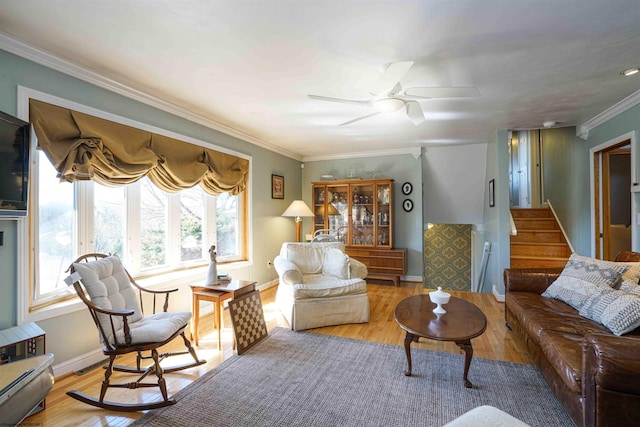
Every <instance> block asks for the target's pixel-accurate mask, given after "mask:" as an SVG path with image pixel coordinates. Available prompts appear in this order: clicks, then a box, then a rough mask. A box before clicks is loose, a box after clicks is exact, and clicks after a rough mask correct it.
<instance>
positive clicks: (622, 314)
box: [580, 286, 640, 336]
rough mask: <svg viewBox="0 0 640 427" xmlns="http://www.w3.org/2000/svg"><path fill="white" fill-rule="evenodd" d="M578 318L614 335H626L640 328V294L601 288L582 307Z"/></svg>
mask: <svg viewBox="0 0 640 427" xmlns="http://www.w3.org/2000/svg"><path fill="white" fill-rule="evenodd" d="M636 287H637V286H636ZM580 316H583V317H586V318H587V319H591V320H593V321H594V322H598V323H600V324H602V325H604V326H605V327H606V328H608V329H609V330H610V331H611V332H613V333H614V334H615V335H618V336H620V335H622V334H626V333H627V332H631V331H633V330H634V329H636V328H637V327H638V326H640V294H638V293H635V292H625V291H623V290H615V289H611V288H609V287H602V288H601V289H600V293H599V294H594V295H592V296H591V297H590V298H589V299H588V300H587V302H586V303H585V304H584V305H583V307H582V308H581V309H580Z"/></svg>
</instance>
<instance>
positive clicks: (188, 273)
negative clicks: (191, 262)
mask: <svg viewBox="0 0 640 427" xmlns="http://www.w3.org/2000/svg"><path fill="white" fill-rule="evenodd" d="M251 264H252V263H251V262H250V261H241V262H235V263H229V264H224V268H220V267H219V271H221V272H223V271H224V272H225V273H230V274H231V276H232V277H233V271H235V270H239V269H241V268H246V267H248V266H250V265H251ZM207 268H208V266H205V267H199V268H194V269H190V270H179V271H171V272H167V273H162V274H158V275H155V276H152V277H145V278H144V279H136V283H138V284H139V285H140V286H142V287H144V288H149V289H168V288H174V287H180V286H186V285H188V284H191V283H194V282H197V281H199V280H203V278H204V277H205V275H206V274H207ZM85 309H86V306H85V305H84V303H83V302H82V301H80V299H78V298H73V299H69V300H66V301H61V302H59V303H55V304H51V305H48V306H46V307H42V308H39V309H38V310H34V311H31V312H29V313H27V315H26V318H25V322H40V321H43V320H47V319H53V318H55V317H59V316H64V315H66V314H70V313H74V312H76V311H80V310H85Z"/></svg>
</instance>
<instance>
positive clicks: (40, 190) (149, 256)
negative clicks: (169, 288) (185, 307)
mask: <svg viewBox="0 0 640 427" xmlns="http://www.w3.org/2000/svg"><path fill="white" fill-rule="evenodd" d="M36 164H37V173H36V174H35V176H33V177H32V186H33V187H32V188H33V189H34V190H35V191H33V192H32V197H33V198H34V200H33V201H32V202H33V204H32V206H38V213H37V220H36V221H34V222H33V224H32V227H33V228H34V229H33V232H32V235H33V236H37V241H36V242H34V245H35V248H36V250H35V251H34V253H33V256H34V257H35V259H34V260H33V263H32V265H35V266H37V268H36V271H35V280H34V283H35V285H34V287H33V289H34V292H33V293H32V298H31V307H32V308H33V307H38V306H41V305H44V304H50V303H53V302H57V301H59V300H60V299H62V298H69V297H71V296H74V295H75V294H72V292H71V290H69V288H68V287H67V286H66V284H65V282H64V278H65V277H66V276H67V273H65V271H66V269H67V267H68V266H69V264H70V263H71V262H72V261H73V260H74V259H75V258H77V257H78V256H79V255H81V254H84V253H90V252H101V253H115V254H118V255H119V256H120V257H121V258H122V259H123V262H124V263H125V265H126V266H127V269H128V270H129V272H130V273H131V274H133V275H136V276H148V275H153V274H158V273H164V272H167V271H171V270H175V269H179V268H186V267H192V266H200V265H206V263H208V261H209V253H208V250H209V245H210V244H216V245H217V248H216V249H217V252H218V258H217V260H218V262H220V263H225V262H233V261H243V260H246V259H247V255H246V245H245V244H244V236H245V230H244V224H246V220H245V215H246V198H245V195H244V194H240V195H238V196H231V195H229V194H228V193H223V194H221V195H219V196H210V195H208V194H206V193H205V192H204V191H203V190H202V189H201V188H200V187H193V188H191V189H188V190H184V191H181V192H179V193H176V194H169V193H166V192H164V191H162V190H160V189H159V188H158V187H156V186H155V185H153V184H152V183H151V182H150V181H149V180H148V179H146V178H143V179H141V180H139V181H138V182H136V183H134V184H131V185H128V186H123V187H106V186H103V185H100V184H97V183H94V182H92V181H83V182H77V183H74V184H71V183H66V182H62V183H61V182H59V180H58V179H57V178H56V171H55V169H54V168H53V166H52V165H51V163H50V162H49V160H48V159H47V157H46V156H45V155H44V153H43V152H41V151H38V152H37V157H36ZM33 184H35V185H33Z"/></svg>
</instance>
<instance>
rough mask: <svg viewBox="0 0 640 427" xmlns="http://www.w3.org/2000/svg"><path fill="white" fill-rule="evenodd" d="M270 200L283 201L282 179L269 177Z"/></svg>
mask: <svg viewBox="0 0 640 427" xmlns="http://www.w3.org/2000/svg"><path fill="white" fill-rule="evenodd" d="M271 198H272V199H284V177H283V176H280V175H271Z"/></svg>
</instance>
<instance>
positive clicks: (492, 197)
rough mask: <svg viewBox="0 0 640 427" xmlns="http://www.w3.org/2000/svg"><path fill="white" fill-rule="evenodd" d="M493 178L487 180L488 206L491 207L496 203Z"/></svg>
mask: <svg viewBox="0 0 640 427" xmlns="http://www.w3.org/2000/svg"><path fill="white" fill-rule="evenodd" d="M495 182H496V180H495V179H492V180H491V181H489V207H490V208H492V207H494V206H495V205H496V193H495Z"/></svg>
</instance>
